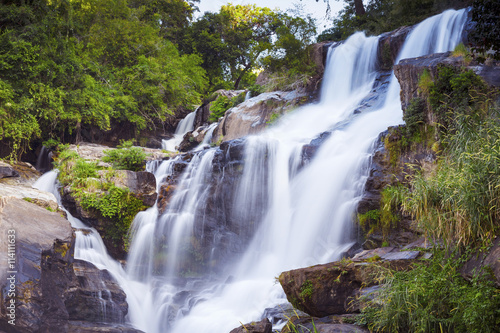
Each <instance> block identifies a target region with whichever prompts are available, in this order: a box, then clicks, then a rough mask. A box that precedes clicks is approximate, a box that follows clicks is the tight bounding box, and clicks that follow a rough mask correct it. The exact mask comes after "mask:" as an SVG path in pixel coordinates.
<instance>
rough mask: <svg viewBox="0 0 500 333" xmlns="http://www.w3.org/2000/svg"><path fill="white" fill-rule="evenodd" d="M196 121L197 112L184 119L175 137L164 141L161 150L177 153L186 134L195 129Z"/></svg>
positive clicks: (178, 126) (176, 130)
mask: <svg viewBox="0 0 500 333" xmlns="http://www.w3.org/2000/svg"><path fill="white" fill-rule="evenodd" d="M195 119H196V111H193V112H191V113H189V114H188V115H187V116H186V117H185V118H184V119H182V120H181V121H180V122H179V124H178V125H177V128H176V129H175V134H174V137H173V138H171V139H169V140H162V142H161V148H162V149H164V150H167V151H177V148H176V147H177V146H178V145H179V144H180V143H181V142H182V138H183V137H184V134H186V133H187V132H191V131H192V130H193V129H194V121H195Z"/></svg>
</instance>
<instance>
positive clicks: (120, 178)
mask: <svg viewBox="0 0 500 333" xmlns="http://www.w3.org/2000/svg"><path fill="white" fill-rule="evenodd" d="M110 181H111V182H112V183H114V185H115V186H117V187H120V188H126V189H128V190H129V191H130V192H132V193H133V194H134V196H135V197H137V198H139V199H141V200H142V202H143V203H144V205H145V206H148V207H151V206H153V205H154V204H155V202H156V196H157V194H156V178H155V175H153V174H152V173H151V172H147V171H138V172H134V171H130V170H115V171H113V177H111V178H110Z"/></svg>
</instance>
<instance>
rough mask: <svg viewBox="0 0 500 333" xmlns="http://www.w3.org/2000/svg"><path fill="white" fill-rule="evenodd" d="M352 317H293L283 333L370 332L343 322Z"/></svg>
mask: <svg viewBox="0 0 500 333" xmlns="http://www.w3.org/2000/svg"><path fill="white" fill-rule="evenodd" d="M347 316H352V315H343V316H328V317H323V318H311V317H301V318H297V317H292V318H290V320H289V321H288V323H287V325H285V326H284V327H283V329H282V331H281V333H310V332H318V333H344V332H349V333H368V332H369V331H368V330H367V329H365V328H362V327H360V326H357V325H352V324H347V323H344V322H343V321H344V320H345V319H346V318H350V319H351V320H352V319H353V318H352V317H347Z"/></svg>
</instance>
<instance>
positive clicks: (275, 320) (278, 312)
mask: <svg viewBox="0 0 500 333" xmlns="http://www.w3.org/2000/svg"><path fill="white" fill-rule="evenodd" d="M294 316H300V317H306V316H307V314H306V313H305V312H302V311H300V310H296V309H294V308H293V306H292V304H290V303H283V304H280V305H277V306H275V307H274V308H266V309H264V314H263V315H262V317H263V318H268V319H269V318H270V322H271V323H272V324H273V325H276V324H279V323H283V322H287V321H288V320H289V319H290V318H292V317H294Z"/></svg>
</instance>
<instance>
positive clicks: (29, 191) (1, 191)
mask: <svg viewBox="0 0 500 333" xmlns="http://www.w3.org/2000/svg"><path fill="white" fill-rule="evenodd" d="M0 197H12V198H17V199H23V200H25V201H27V202H32V203H34V204H37V205H38V206H40V207H42V208H47V209H49V210H52V211H56V210H57V209H58V208H59V205H58V204H57V199H56V197H55V196H54V194H52V193H49V192H45V191H40V190H38V189H36V188H33V187H31V186H27V185H17V186H16V185H9V184H2V185H1V186H0Z"/></svg>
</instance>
